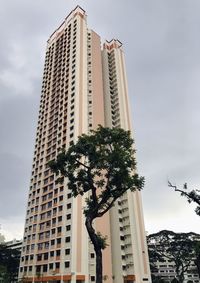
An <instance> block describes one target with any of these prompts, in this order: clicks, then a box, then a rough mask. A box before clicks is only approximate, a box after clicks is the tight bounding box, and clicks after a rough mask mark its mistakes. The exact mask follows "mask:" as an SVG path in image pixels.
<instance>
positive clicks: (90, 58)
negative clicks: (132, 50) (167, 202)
mask: <svg viewBox="0 0 200 283" xmlns="http://www.w3.org/2000/svg"><path fill="white" fill-rule="evenodd" d="M86 20H87V19H86V13H85V11H84V10H83V9H82V8H80V7H79V6H77V7H76V8H75V9H74V10H73V11H72V12H71V13H70V14H69V16H68V17H67V18H66V19H65V21H64V22H63V23H62V24H61V26H60V27H59V28H58V29H57V30H56V31H55V32H54V33H53V34H52V35H51V36H50V38H49V40H48V42H47V49H46V58H45V66H44V74H43V84H42V95H41V101H40V110H39V118H38V127H37V136H36V142H35V151H34V159H33V166H32V176H31V182H30V189H29V197H28V206H27V215H26V221H25V231H24V239H23V247H22V255H21V262H20V272H19V278H24V277H25V278H26V280H27V281H28V282H40V281H42V282H61V283H63V282H73V283H78V282H79V283H80V282H95V254H94V250H93V246H92V244H91V243H90V241H89V238H88V235H87V232H86V229H85V226H84V215H83V213H82V208H83V206H84V197H82V198H81V197H77V198H72V195H71V192H70V191H69V190H68V189H67V186H66V184H64V185H60V184H58V183H57V182H56V176H55V175H54V174H52V172H51V171H50V169H49V168H48V162H49V161H50V160H52V159H54V158H55V157H56V155H57V154H58V153H59V151H60V150H61V149H62V148H66V149H67V148H68V147H69V146H70V144H71V143H72V142H76V140H77V137H78V136H80V135H81V134H82V133H89V131H90V130H91V129H95V128H97V126H98V125H99V124H101V125H103V126H108V127H122V128H124V129H126V130H131V122H130V110H129V103H128V91H127V81H126V71H125V63H124V54H123V50H122V44H121V42H119V41H118V40H111V41H109V42H108V41H106V42H105V43H104V44H103V48H102V49H101V42H100V37H99V35H98V34H96V33H95V32H94V31H93V30H90V29H89V28H88V27H87V21H86ZM95 225H96V228H97V230H99V231H100V232H101V233H102V234H103V235H107V237H108V244H109V246H108V247H107V248H106V249H105V250H104V252H103V272H104V280H105V282H108V283H111V282H112V283H123V282H129V283H133V282H136V283H141V282H151V279H150V271H149V262H148V252H147V245H146V236H145V230H144V223H143V212H142V205H141V197H140V193H139V192H135V193H133V192H127V193H126V194H125V195H123V197H121V198H120V199H119V201H118V202H117V204H116V205H115V207H114V208H113V209H112V210H111V211H110V212H109V213H107V214H106V215H104V217H103V218H102V219H99V220H98V221H96V223H95Z"/></svg>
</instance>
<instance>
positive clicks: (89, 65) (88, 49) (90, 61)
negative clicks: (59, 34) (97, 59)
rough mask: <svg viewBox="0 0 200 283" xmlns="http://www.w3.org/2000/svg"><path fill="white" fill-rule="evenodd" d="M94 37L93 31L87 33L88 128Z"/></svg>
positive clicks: (90, 125)
mask: <svg viewBox="0 0 200 283" xmlns="http://www.w3.org/2000/svg"><path fill="white" fill-rule="evenodd" d="M91 45H92V38H91V32H89V31H88V33H87V62H88V64H87V70H88V129H89V130H91V129H92V57H91V56H92V55H91V54H92V50H91V49H92V47H91Z"/></svg>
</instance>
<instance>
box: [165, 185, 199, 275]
mask: <svg viewBox="0 0 200 283" xmlns="http://www.w3.org/2000/svg"><path fill="white" fill-rule="evenodd" d="M168 186H169V187H170V188H172V189H174V191H175V192H179V193H180V195H181V196H184V197H185V198H186V199H187V201H188V202H189V203H196V204H197V207H196V208H195V212H196V214H197V215H199V216H200V191H199V190H197V189H195V190H190V191H189V190H188V186H187V183H185V184H184V185H183V188H182V189H180V188H178V187H177V186H176V185H173V184H172V183H171V182H170V181H168ZM197 236H199V235H197ZM194 262H195V264H196V267H197V272H198V275H199V278H200V242H199V241H196V244H195V260H194Z"/></svg>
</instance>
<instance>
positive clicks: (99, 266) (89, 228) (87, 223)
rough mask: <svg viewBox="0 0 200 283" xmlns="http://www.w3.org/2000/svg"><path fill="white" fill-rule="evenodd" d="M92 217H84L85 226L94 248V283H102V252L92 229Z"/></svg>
mask: <svg viewBox="0 0 200 283" xmlns="http://www.w3.org/2000/svg"><path fill="white" fill-rule="evenodd" d="M92 221H93V218H92V217H86V221H85V226H86V228H87V231H88V234H89V237H90V240H91V241H92V244H93V246H94V251H95V254H96V280H95V282H96V283H103V264H102V251H101V246H100V244H99V241H98V236H97V234H96V233H95V230H94V228H93V227H92Z"/></svg>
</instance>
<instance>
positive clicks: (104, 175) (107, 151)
mask: <svg viewBox="0 0 200 283" xmlns="http://www.w3.org/2000/svg"><path fill="white" fill-rule="evenodd" d="M134 153H135V151H134V149H133V140H132V138H131V136H130V132H128V131H125V130H123V129H120V128H114V129H110V128H104V127H102V126H99V128H98V129H97V130H96V131H92V132H91V134H90V135H86V134H83V135H82V136H81V137H79V139H78V141H77V143H76V144H73V145H72V146H71V147H70V148H69V149H68V151H67V152H65V151H62V152H61V153H60V154H59V155H58V156H57V159H56V160H55V161H51V162H50V163H49V166H50V167H51V169H52V170H53V171H54V172H56V173H57V174H60V176H62V177H63V176H64V177H67V178H68V189H69V190H71V191H72V194H73V196H74V197H76V196H78V195H84V194H85V193H88V192H90V194H89V196H88V198H87V201H86V206H85V209H84V213H85V215H86V216H87V215H90V216H91V215H92V216H93V218H96V217H101V216H102V215H103V214H104V213H106V212H107V211H108V210H109V209H110V208H111V207H112V206H113V204H114V202H115V201H116V199H118V198H119V197H120V196H121V195H122V194H123V193H125V192H126V191H127V190H128V189H130V190H132V191H134V190H136V189H141V188H142V187H143V185H144V178H143V177H139V176H138V174H136V173H135V172H134V170H135V167H136V162H135V158H134Z"/></svg>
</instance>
